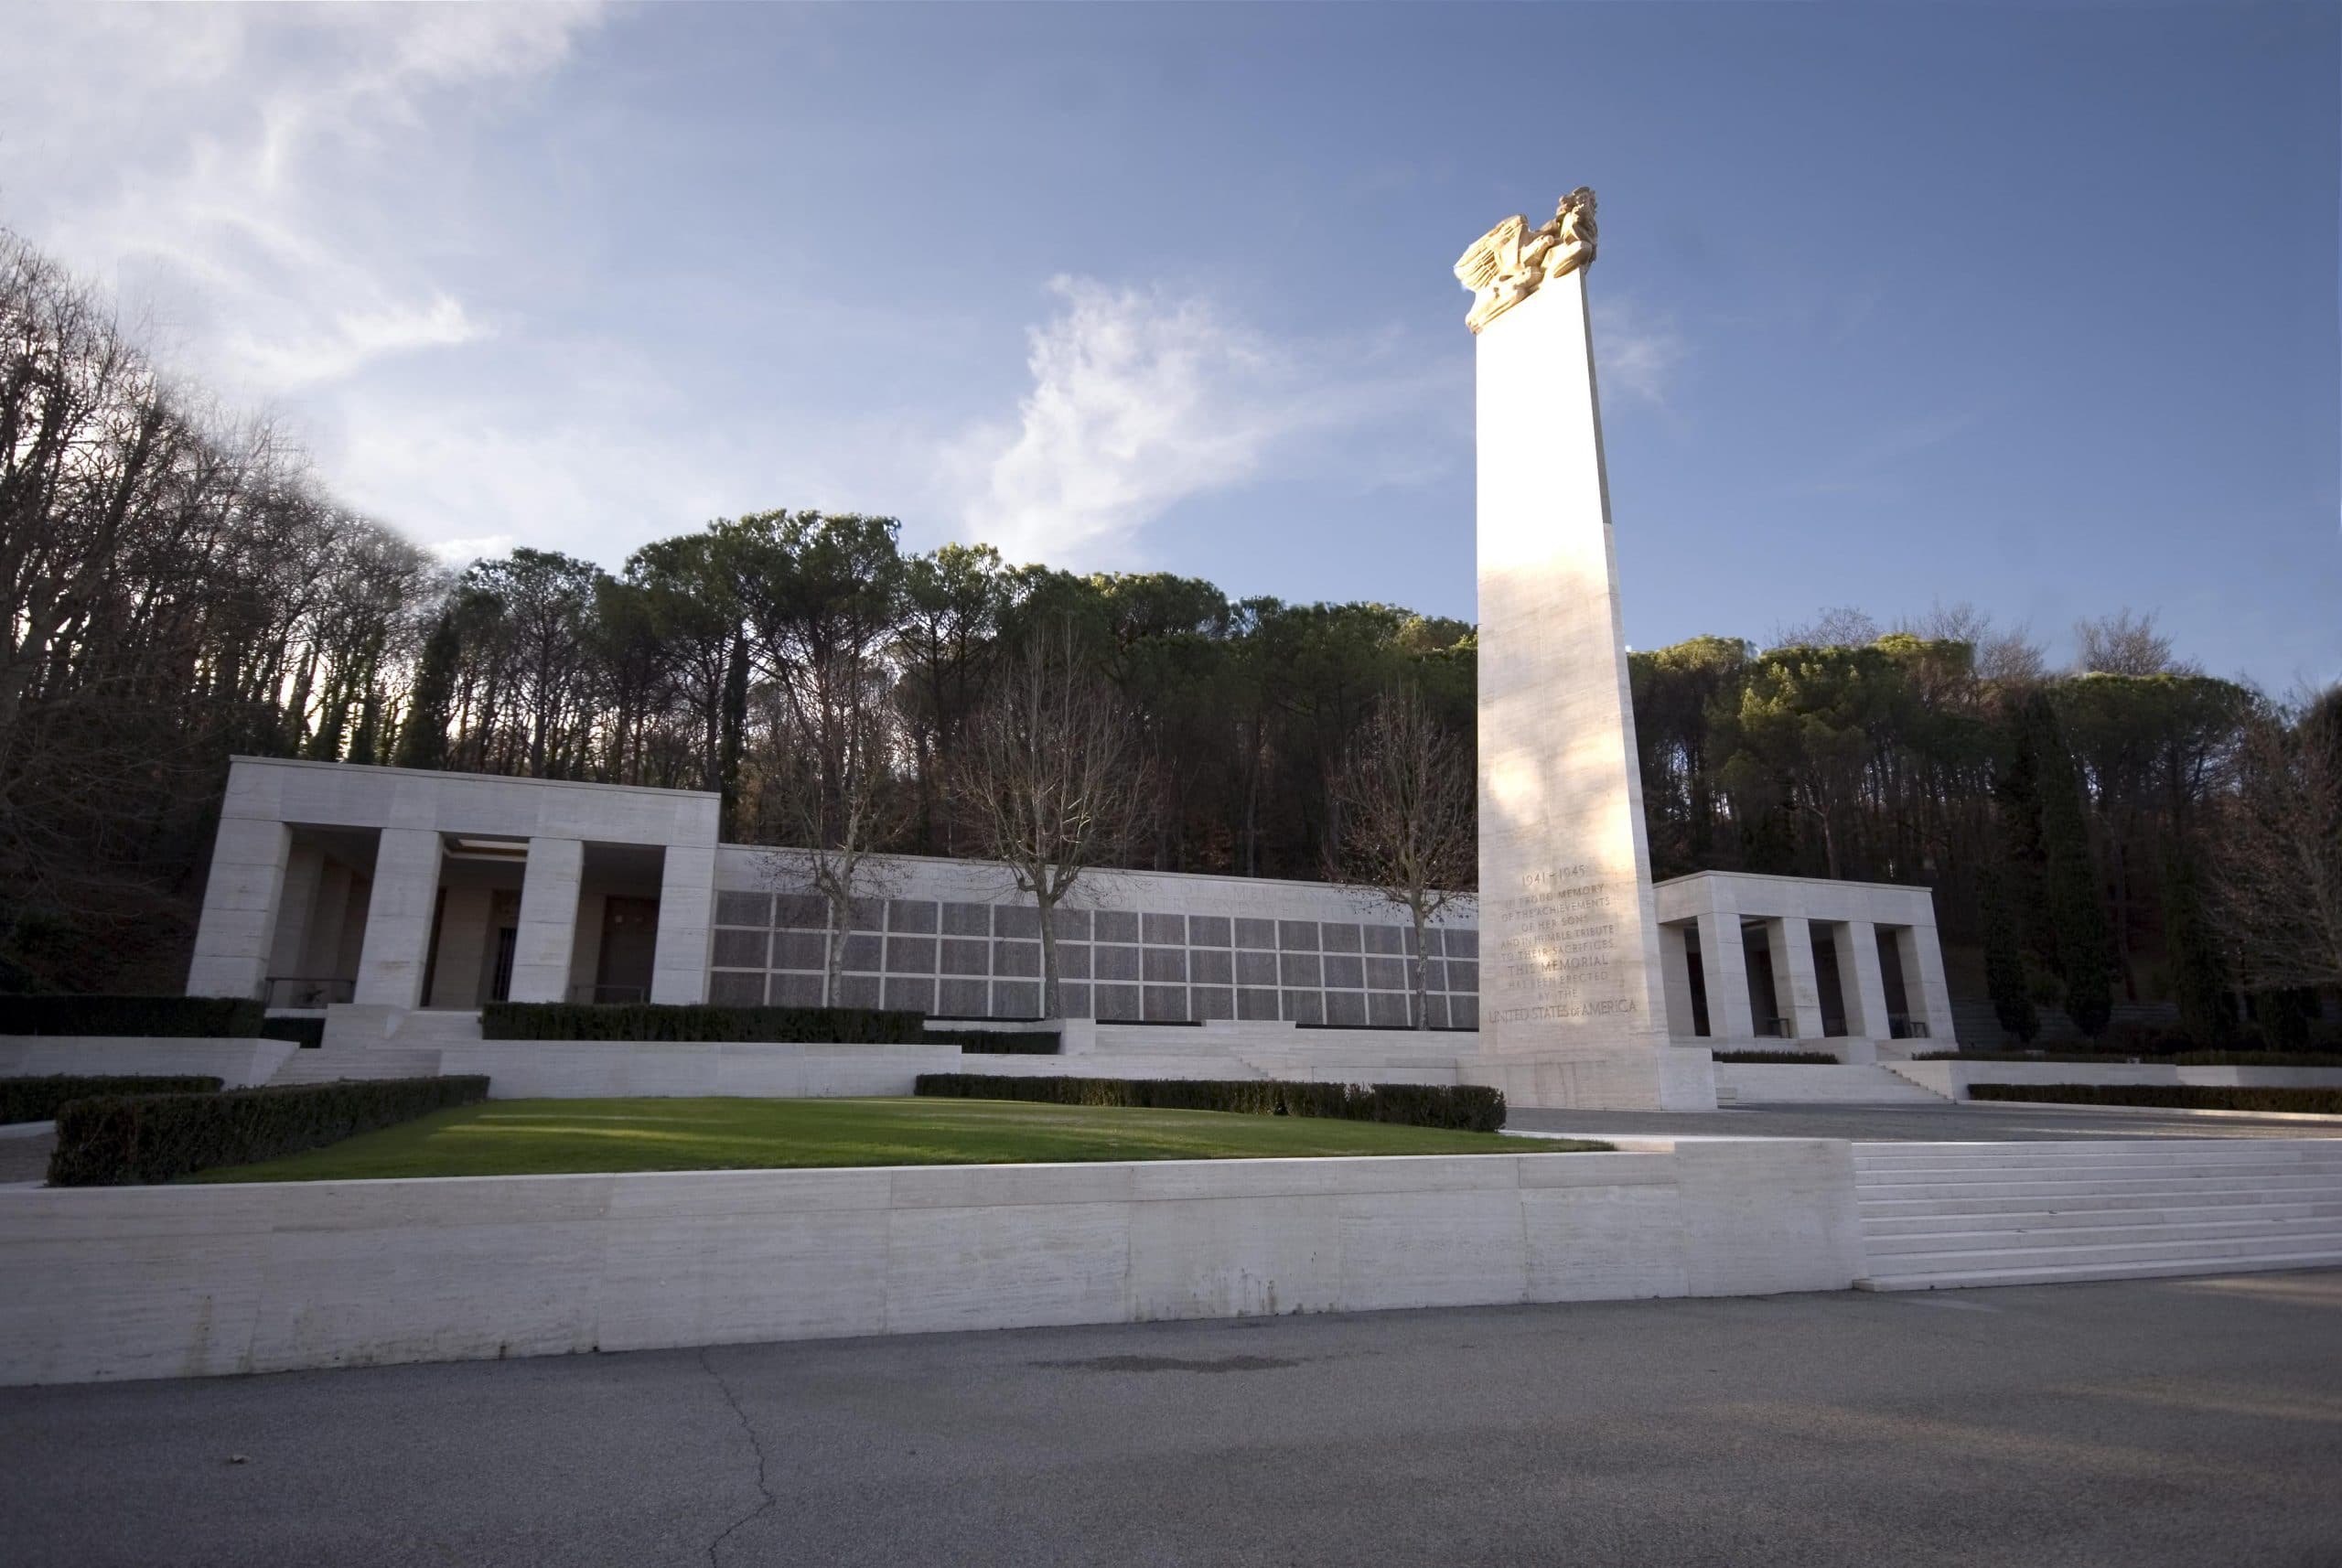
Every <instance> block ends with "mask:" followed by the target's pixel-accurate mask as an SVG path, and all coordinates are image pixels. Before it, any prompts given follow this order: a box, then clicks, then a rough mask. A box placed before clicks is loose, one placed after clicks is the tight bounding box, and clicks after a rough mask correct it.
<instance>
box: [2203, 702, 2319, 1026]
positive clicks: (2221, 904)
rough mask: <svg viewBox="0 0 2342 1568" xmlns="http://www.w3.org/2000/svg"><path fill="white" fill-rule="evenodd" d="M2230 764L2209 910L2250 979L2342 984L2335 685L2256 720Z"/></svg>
mask: <svg viewBox="0 0 2342 1568" xmlns="http://www.w3.org/2000/svg"><path fill="white" fill-rule="evenodd" d="M2289 716H2290V718H2291V722H2290V723H2288V722H2287V720H2288V717H2289ZM2236 768H2237V788H2236V792H2235V794H2234V796H2233V798H2232V799H2231V800H2230V801H2229V809H2228V811H2227V813H2226V819H2225V820H2224V821H2222V822H2219V823H2218V826H2217V827H2216V829H2215V831H2214V832H2213V834H2212V839H2211V842H2212V846H2213V854H2214V863H2215V864H2216V865H2218V869H2219V872H2220V875H2219V877H2218V883H2217V886H2215V889H2214V897H2213V900H2212V905H2211V913H2212V918H2213V919H2214V920H2215V921H2216V922H2217V923H2218V927H2219V929H2220V931H2221V934H2222V936H2223V937H2224V938H2225V939H2226V940H2227V941H2228V942H2229V945H2230V946H2231V947H2232V948H2233V949H2234V950H2237V951H2238V952H2240V953H2241V954H2243V955H2244V958H2245V962H2246V965H2247V972H2246V974H2245V975H2244V976H2243V979H2244V983H2245V984H2246V986H2247V987H2248V988H2249V989H2251V990H2256V991H2266V990H2281V989H2287V988H2291V987H2296V986H2334V985H2342V687H2334V688H2330V689H2328V690H2327V691H2326V693H2324V694H2323V695H2321V696H2319V697H2318V698H2316V699H2315V701H2313V702H2310V703H2306V704H2304V706H2303V707H2302V708H2301V710H2300V711H2299V712H2298V713H2297V714H2294V715H2285V714H2272V715H2269V716H2267V717H2265V718H2263V719H2261V721H2259V722H2257V723H2255V724H2254V725H2252V726H2251V729H2250V731H2249V732H2248V733H2247V735H2246V736H2245V739H2244V742H2243V744H2242V745H2241V746H2240V747H2239V748H2238V755H2237V761H2236Z"/></svg>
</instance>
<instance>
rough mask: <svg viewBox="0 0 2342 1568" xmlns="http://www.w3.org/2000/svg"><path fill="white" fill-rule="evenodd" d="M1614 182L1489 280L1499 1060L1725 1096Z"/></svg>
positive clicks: (1599, 1081)
mask: <svg viewBox="0 0 2342 1568" xmlns="http://www.w3.org/2000/svg"><path fill="white" fill-rule="evenodd" d="M1594 252H1595V223H1594V192H1593V191H1591V190H1588V189H1586V188H1583V187H1581V188H1578V189H1576V190H1574V191H1572V192H1570V194H1569V195H1567V196H1565V197H1563V199H1562V202H1561V206H1560V209H1558V210H1557V211H1556V212H1555V213H1554V215H1553V219H1552V221H1551V222H1549V223H1547V224H1544V225H1543V226H1542V227H1541V228H1537V229H1534V230H1532V229H1531V228H1530V227H1529V225H1528V222H1527V220H1525V219H1521V218H1518V217H1516V218H1508V219H1506V220H1504V221H1503V222H1502V223H1499V224H1498V225H1497V226H1496V227H1495V228H1493V229H1491V230H1489V231H1488V233H1486V234H1485V235H1483V236H1481V237H1480V239H1478V240H1477V241H1476V242H1474V243H1473V245H1472V247H1471V249H1470V250H1468V251H1466V252H1464V256H1463V259H1462V260H1461V261H1459V262H1457V263H1456V277H1457V278H1458V279H1460V280H1461V281H1462V282H1463V284H1464V286H1465V287H1466V288H1467V289H1470V290H1471V291H1472V294H1473V302H1472V309H1471V312H1470V314H1469V315H1467V316H1466V317H1465V325H1466V326H1467V327H1469V328H1471V329H1472V331H1473V333H1474V334H1475V335H1476V336H1477V339H1478V342H1477V349H1476V353H1477V361H1478V369H1477V400H1478V446H1479V506H1478V518H1479V521H1478V542H1479V595H1480V604H1479V623H1480V653H1479V674H1480V680H1479V746H1480V959H1481V963H1480V1041H1481V1052H1482V1057H1483V1059H1482V1061H1481V1063H1480V1068H1481V1073H1480V1077H1481V1079H1482V1080H1483V1081H1487V1082H1491V1083H1494V1084H1496V1085H1498V1086H1499V1087H1500V1088H1502V1089H1503V1090H1505V1093H1506V1095H1507V1097H1508V1098H1509V1100H1510V1101H1512V1102H1513V1103H1514V1104H1517V1105H1531V1106H1601V1107H1606V1108H1613V1109H1620V1110H1628V1109H1635V1110H1712V1109H1714V1105H1715V1082H1714V1067H1713V1065H1712V1062H1711V1059H1710V1057H1709V1053H1708V1052H1707V1050H1706V1049H1704V1048H1703V1047H1695V1046H1671V1045H1670V1044H1669V1041H1668V1026H1667V1007H1666V997H1665V993H1664V992H1663V990H1662V986H1663V983H1664V982H1663V980H1662V974H1661V969H1660V949H1659V928H1658V923H1657V919H1656V917H1655V913H1654V905H1653V900H1652V896H1651V881H1650V847H1649V843H1648V842H1647V841H1646V839H1645V836H1644V831H1643V804H1642V780H1641V777H1640V774H1639V770H1638V765H1637V762H1636V753H1635V714H1634V705H1633V703H1632V700H1631V698H1630V696H1629V693H1628V683H1627V653H1626V644H1625V631H1624V627H1623V623H1622V622H1621V620H1620V617H1619V611H1618V569H1617V557H1616V553H1615V552H1614V551H1613V549H1612V546H1611V538H1610V495H1609V487H1608V482H1607V479H1606V475H1605V474H1604V471H1603V465H1602V414H1601V408H1600V405H1599V403H1598V402H1597V400H1596V398H1595V385H1594V346H1593V337H1592V330H1591V327H1590V325H1589V322H1588V317H1587V310H1586V295H1585V274H1586V269H1587V267H1588V265H1589V264H1590V263H1592V262H1593V260H1594Z"/></svg>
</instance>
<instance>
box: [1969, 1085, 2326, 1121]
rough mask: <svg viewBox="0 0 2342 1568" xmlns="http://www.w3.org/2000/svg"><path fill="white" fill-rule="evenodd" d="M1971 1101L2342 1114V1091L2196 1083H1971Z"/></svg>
mask: <svg viewBox="0 0 2342 1568" xmlns="http://www.w3.org/2000/svg"><path fill="white" fill-rule="evenodd" d="M1968 1097H1969V1098H1970V1099H1971V1100H2015V1101H2025V1102H2026V1103H2027V1104H2035V1105H2147V1106H2154V1107H2155V1108H2157V1109H2160V1110H2165V1111H2278V1112H2294V1113H2299V1112H2308V1113H2310V1114H2312V1115H2318V1116H2342V1089H2246V1088H2240V1087H2234V1086H2230V1085H2224V1084H2194V1083H1971V1084H1970V1085H1969V1086H1968Z"/></svg>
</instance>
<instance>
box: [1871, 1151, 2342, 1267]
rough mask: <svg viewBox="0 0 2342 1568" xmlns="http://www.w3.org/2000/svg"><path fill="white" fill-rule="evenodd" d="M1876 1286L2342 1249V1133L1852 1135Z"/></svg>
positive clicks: (2240, 1261)
mask: <svg viewBox="0 0 2342 1568" xmlns="http://www.w3.org/2000/svg"><path fill="white" fill-rule="evenodd" d="M1854 1170H1855V1178H1854V1179H1855V1196H1856V1198H1857V1207H1858V1211H1859V1213H1860V1216H1861V1223H1862V1228H1863V1240H1864V1250H1865V1252H1866V1254H1867V1258H1868V1263H1867V1268H1866V1273H1865V1276H1864V1279H1863V1280H1862V1281H1861V1282H1859V1283H1861V1284H1863V1285H1864V1288H1867V1289H1873V1290H1922V1289H1939V1288H1944V1287H1948V1286H1965V1285H1981V1284H2024V1283H2050V1282H2052V1281H2060V1280H2086V1279H2125V1278H2137V1277H2142V1276H2149V1275H2152V1276H2166V1275H2176V1274H2188V1273H2230V1272H2234V1271H2237V1270H2240V1269H2269V1268H2310V1267H2318V1266H2323V1265H2326V1264H2328V1263H2334V1262H2342V1140H2320V1139H2305V1138H2294V1139H2251V1140H2245V1139H2238V1140H2208V1139H2130V1140H2123V1141H2120V1142H2111V1141H2097V1142H2088V1143H2081V1142H2075V1143H2038V1144H1856V1145H1854Z"/></svg>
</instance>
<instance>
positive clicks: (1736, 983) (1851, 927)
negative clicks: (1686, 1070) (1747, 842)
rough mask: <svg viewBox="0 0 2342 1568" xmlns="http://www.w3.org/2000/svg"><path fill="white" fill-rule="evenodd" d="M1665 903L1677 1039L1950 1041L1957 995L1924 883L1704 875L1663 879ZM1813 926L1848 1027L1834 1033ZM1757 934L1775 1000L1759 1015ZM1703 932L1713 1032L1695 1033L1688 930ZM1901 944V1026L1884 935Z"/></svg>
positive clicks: (1663, 951)
mask: <svg viewBox="0 0 2342 1568" xmlns="http://www.w3.org/2000/svg"><path fill="white" fill-rule="evenodd" d="M1656 891H1657V894H1658V901H1659V916H1660V961H1661V965H1662V968H1663V970H1664V972H1665V978H1666V992H1667V1004H1668V1016H1669V1021H1670V1032H1671V1034H1672V1035H1674V1036H1676V1037H1677V1038H1680V1039H1689V1038H1704V1039H1707V1040H1709V1041H1711V1042H1713V1043H1714V1044H1717V1045H1723V1044H1725V1043H1727V1042H1756V1041H1760V1040H1765V1039H1772V1038H1782V1037H1787V1038H1790V1039H1794V1040H1796V1041H1799V1042H1800V1043H1807V1042H1816V1041H1821V1040H1823V1039H1844V1040H1849V1041H1869V1042H1877V1041H1882V1040H1888V1039H1895V1038H1905V1039H1929V1040H1933V1041H1936V1042H1939V1043H1940V1044H1941V1045H1942V1046H1943V1047H1946V1048H1949V1047H1950V1046H1951V1044H1952V1043H1953V1038H1954V1030H1953V1026H1952V1018H1951V1004H1950V992H1949V990H1948V988H1947V986H1946V984H1945V981H1944V972H1943V955H1942V952H1941V950H1940V949H1939V946H1938V945H1937V940H1936V931H1935V904H1934V899H1933V897H1932V896H1931V895H1930V894H1929V892H1928V890H1927V889H1926V888H1924V887H1904V886H1889V885H1886V884H1877V883H1848V882H1819V881H1813V880H1810V879H1806V878H1801V877H1786V876H1766V875H1747V874H1739V873H1724V872H1702V873H1697V874H1695V875H1691V876H1683V877H1677V878H1674V879H1672V880H1671V881H1667V882H1662V883H1660V884H1659V885H1658V887H1657V889H1656ZM1817 926H1821V927H1824V928H1826V929H1827V932H1828V939H1829V942H1830V969H1831V970H1832V972H1834V973H1835V976H1836V979H1837V993H1838V999H1839V1001H1840V1002H1841V1003H1842V1010H1843V1015H1844V1018H1843V1023H1844V1027H1843V1029H1842V1033H1840V1034H1836V1035H1832V1034H1830V1033H1828V1031H1827V1028H1826V1019H1825V1015H1826V1013H1827V1011H1828V1009H1826V1008H1825V1006H1824V1000H1825V999H1824V996H1823V990H1822V983H1821V965H1820V964H1819V963H1818V962H1817V954H1816V951H1815V946H1814V941H1815V936H1816V930H1815V928H1816V927H1817ZM1752 928H1754V929H1758V930H1761V940H1762V943H1763V947H1764V952H1765V957H1766V959H1767V967H1768V968H1769V969H1770V971H1771V977H1772V990H1773V994H1774V998H1775V1002H1776V1005H1775V1009H1774V1016H1773V1017H1770V1018H1766V1017H1759V1016H1757V1014H1756V1003H1755V999H1754V995H1753V991H1752V987H1751V984H1750V976H1749V961H1748V951H1749V948H1748V940H1749V936H1750V934H1751V929H1752ZM1693 931H1696V932H1697V933H1698V937H1697V945H1698V951H1699V963H1700V975H1701V981H1702V983H1701V984H1700V986H1699V988H1698V989H1699V991H1700V992H1701V993H1703V996H1704V1000H1705V1002H1706V1004H1707V1028H1706V1031H1705V1033H1704V1034H1702V1033H1701V1032H1700V1031H1699V1030H1698V1029H1696V1028H1695V1027H1694V1025H1693V1018H1694V1006H1693V989H1694V987H1693V982H1692V963H1691V950H1692V942H1691V941H1690V940H1687V939H1688V937H1689V934H1690V933H1692V932H1693ZM1883 934H1884V935H1885V936H1886V937H1887V938H1888V939H1890V940H1892V941H1893V942H1894V944H1895V956H1896V969H1897V971H1898V972H1899V973H1900V976H1901V981H1902V989H1903V993H1904V1008H1903V1014H1902V1020H1903V1021H1902V1023H1901V1024H1900V1026H1898V1025H1897V1023H1896V1017H1895V1016H1893V1015H1890V1012H1889V1006H1888V992H1887V983H1886V973H1885V965H1884V963H1883V962H1882V961H1881V958H1880V939H1881V936H1882V935H1883Z"/></svg>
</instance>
